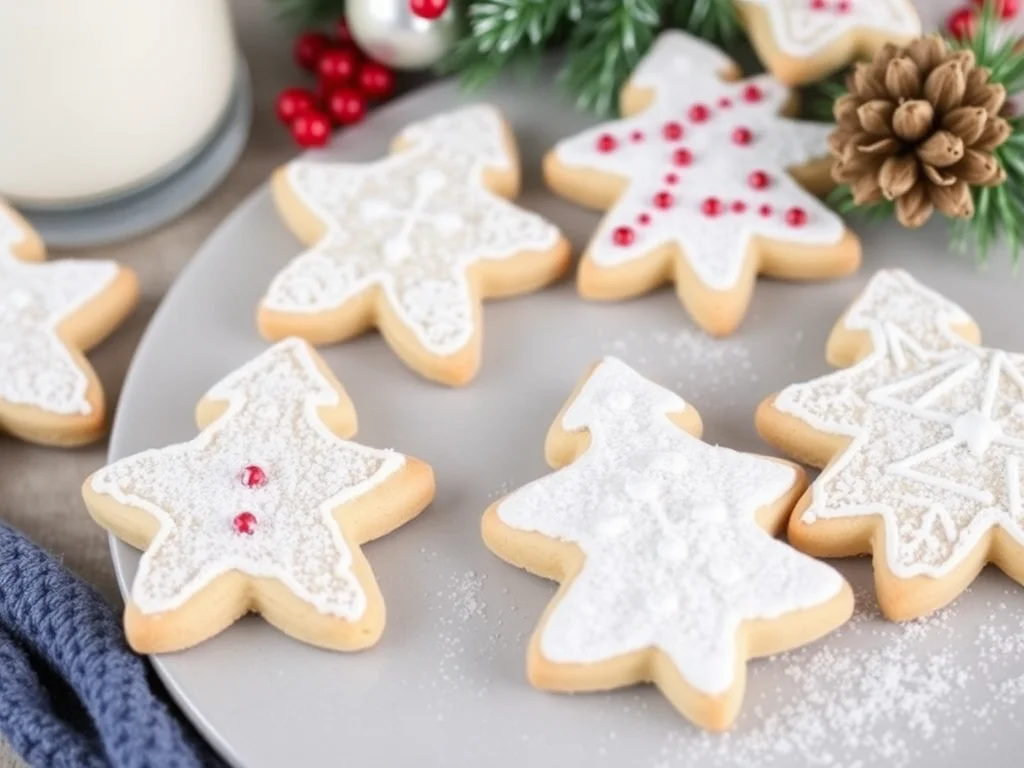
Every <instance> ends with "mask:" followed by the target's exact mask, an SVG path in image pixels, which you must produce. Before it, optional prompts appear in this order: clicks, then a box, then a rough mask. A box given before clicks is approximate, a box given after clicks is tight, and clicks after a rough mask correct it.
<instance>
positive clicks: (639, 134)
mask: <svg viewBox="0 0 1024 768" xmlns="http://www.w3.org/2000/svg"><path fill="white" fill-rule="evenodd" d="M629 138H630V139H631V140H632V141H634V142H637V143H639V142H641V141H643V140H644V132H643V131H633V132H632V133H631V134H629Z"/></svg>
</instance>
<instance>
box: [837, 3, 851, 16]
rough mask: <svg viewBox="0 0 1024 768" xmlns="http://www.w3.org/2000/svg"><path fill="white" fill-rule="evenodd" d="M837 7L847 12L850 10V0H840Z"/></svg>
mask: <svg viewBox="0 0 1024 768" xmlns="http://www.w3.org/2000/svg"><path fill="white" fill-rule="evenodd" d="M836 9H837V10H838V11H839V12H840V13H847V12H848V11H849V10H850V3H849V0H839V2H838V3H836Z"/></svg>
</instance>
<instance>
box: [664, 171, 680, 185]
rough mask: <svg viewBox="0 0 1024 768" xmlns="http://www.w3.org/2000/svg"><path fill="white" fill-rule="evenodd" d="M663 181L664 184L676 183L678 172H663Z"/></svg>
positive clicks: (677, 181)
mask: <svg viewBox="0 0 1024 768" xmlns="http://www.w3.org/2000/svg"><path fill="white" fill-rule="evenodd" d="M665 183H666V184H678V183H679V174H678V173H666V174H665Z"/></svg>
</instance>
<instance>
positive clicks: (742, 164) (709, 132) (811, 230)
mask: <svg viewBox="0 0 1024 768" xmlns="http://www.w3.org/2000/svg"><path fill="white" fill-rule="evenodd" d="M733 67H734V65H733V64H732V62H731V61H730V60H729V59H728V58H727V57H726V56H724V55H723V54H722V53H721V52H720V51H719V50H718V49H716V48H714V47H713V46H711V45H709V44H707V43H705V42H704V41H701V40H697V39H695V38H692V37H690V36H689V35H686V34H684V33H681V32H673V31H668V32H663V33H662V34H661V35H660V36H659V38H658V40H657V41H656V43H655V44H654V47H653V48H652V49H651V52H650V53H649V54H648V55H647V56H646V57H645V58H644V59H643V60H642V61H641V63H640V65H639V66H638V67H637V70H636V72H635V74H634V75H633V77H632V79H631V81H630V84H629V87H630V88H633V89H643V90H649V91H651V93H652V94H653V100H652V102H651V103H650V104H649V106H648V107H647V108H646V109H645V110H644V111H643V112H641V113H640V114H638V115H635V116H632V117H628V118H624V119H621V120H615V121H611V122H608V123H603V124H600V125H598V126H596V127H594V128H591V129H589V130H586V131H583V132H582V133H580V134H577V135H576V136H573V137H571V138H568V139H565V140H563V141H561V142H559V143H558V144H557V145H556V146H555V148H554V153H555V156H556V157H557V159H558V161H559V162H560V163H561V164H563V165H565V166H568V167H571V168H574V169H588V170H594V171H599V172H602V173H610V174H614V175H616V176H619V177H621V178H623V179H625V180H626V188H625V190H624V191H623V193H622V194H621V196H620V197H619V199H618V200H617V201H616V203H615V205H614V207H613V208H612V209H611V211H610V212H609V213H608V215H607V216H606V217H605V219H604V220H603V222H602V223H601V225H600V226H599V228H598V231H597V233H596V234H595V236H594V239H593V240H592V241H591V243H590V246H589V249H588V252H587V253H588V256H589V257H590V258H591V259H593V261H594V263H595V264H597V265H598V266H601V267H616V266H620V265H623V264H628V263H630V262H632V261H636V260H638V259H640V258H643V257H644V256H647V255H648V254H650V253H651V252H653V251H654V250H656V249H657V248H659V247H661V246H665V245H671V244H675V245H678V246H679V247H680V248H681V249H682V250H683V252H684V255H685V259H686V261H687V263H688V264H689V265H690V267H691V268H692V269H693V271H694V272H695V273H696V275H697V277H698V278H699V279H700V281H701V282H702V283H703V284H705V285H706V286H707V287H709V288H712V289H716V290H723V291H725V290H729V289H731V288H733V287H734V286H735V285H736V284H737V282H738V281H739V279H740V276H741V275H742V272H743V264H744V262H745V261H746V259H747V257H748V250H749V246H750V244H751V241H752V239H753V238H758V237H760V238H766V239H769V240H772V241H777V242H780V243H791V244H795V245H820V246H834V245H836V244H838V243H839V242H840V240H842V238H843V236H844V234H845V232H846V229H845V227H844V225H843V222H842V220H841V219H840V218H839V216H837V215H836V214H835V213H834V212H833V211H831V210H830V209H829V208H828V207H827V206H826V205H825V204H824V203H822V202H821V201H820V200H818V199H817V198H816V197H815V196H814V195H812V194H811V193H809V192H807V191H806V190H805V189H803V188H802V187H801V186H800V185H799V184H797V183H796V181H795V180H794V179H793V178H792V177H791V176H790V175H789V173H788V172H787V169H788V168H791V167H794V166H799V165H804V164H806V163H808V162H810V161H812V160H815V159H819V158H824V157H827V156H828V146H827V142H826V139H827V137H828V134H829V131H830V126H827V125H824V124H814V123H807V122H801V121H798V120H791V119H789V118H786V117H783V116H781V115H780V112H781V111H782V109H783V108H784V106H785V104H786V103H787V102H788V101H789V99H790V98H791V93H790V91H789V89H788V88H786V87H785V86H783V85H782V84H781V83H779V82H778V81H777V80H775V79H774V78H772V77H770V76H767V75H760V76H756V77H750V78H746V79H743V80H737V81H732V82H728V81H725V80H723V79H722V75H723V74H727V73H729V72H731V71H732V68H733ZM681 82H685V84H686V86H685V88H683V87H680V86H679V84H680V83H681ZM808 258H813V257H811V256H808Z"/></svg>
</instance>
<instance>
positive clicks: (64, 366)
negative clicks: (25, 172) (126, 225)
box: [0, 202, 138, 446]
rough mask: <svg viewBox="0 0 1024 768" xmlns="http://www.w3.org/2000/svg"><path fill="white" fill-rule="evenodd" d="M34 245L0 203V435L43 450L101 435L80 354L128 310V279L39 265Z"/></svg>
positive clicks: (133, 294)
mask: <svg viewBox="0 0 1024 768" xmlns="http://www.w3.org/2000/svg"><path fill="white" fill-rule="evenodd" d="M45 259H46V249H45V247H44V245H43V242H42V240H40V238H39V236H38V235H37V234H36V233H35V232H34V231H33V230H32V228H31V227H30V226H29V224H28V223H27V222H26V221H25V220H24V219H22V218H21V217H20V216H19V215H18V214H17V213H16V212H15V211H14V210H13V209H12V208H10V207H8V206H6V205H4V204H3V203H2V202H0V429H2V430H3V431H6V432H9V433H10V434H12V435H16V436H18V437H20V438H22V439H24V440H29V441H31V442H34V443H42V444H44V445H60V446H72V445H80V444H82V443H87V442H90V441H92V440H95V439H96V438H98V437H100V435H102V434H103V431H104V429H105V427H106V408H105V405H104V400H103V389H102V388H101V386H100V382H99V379H97V378H96V374H95V373H94V372H93V370H92V368H91V367H90V365H89V363H88V361H87V360H86V359H85V356H84V354H83V352H85V351H86V350H88V349H90V348H91V347H94V346H95V345H97V344H99V343H100V342H101V341H102V340H103V339H104V338H106V336H107V335H108V334H109V333H110V332H111V331H113V330H114V329H115V328H116V327H117V326H118V325H119V324H120V323H121V322H122V321H123V320H124V318H125V317H127V316H128V314H130V313H131V311H132V309H134V307H135V303H136V301H137V299H138V282H137V281H136V279H135V275H134V274H133V273H132V272H131V271H130V270H128V269H126V268H125V267H122V266H120V265H118V264H115V263H114V262H112V261H93V260H78V259H74V260H73V259H62V260H60V261H49V262H48V261H45Z"/></svg>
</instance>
